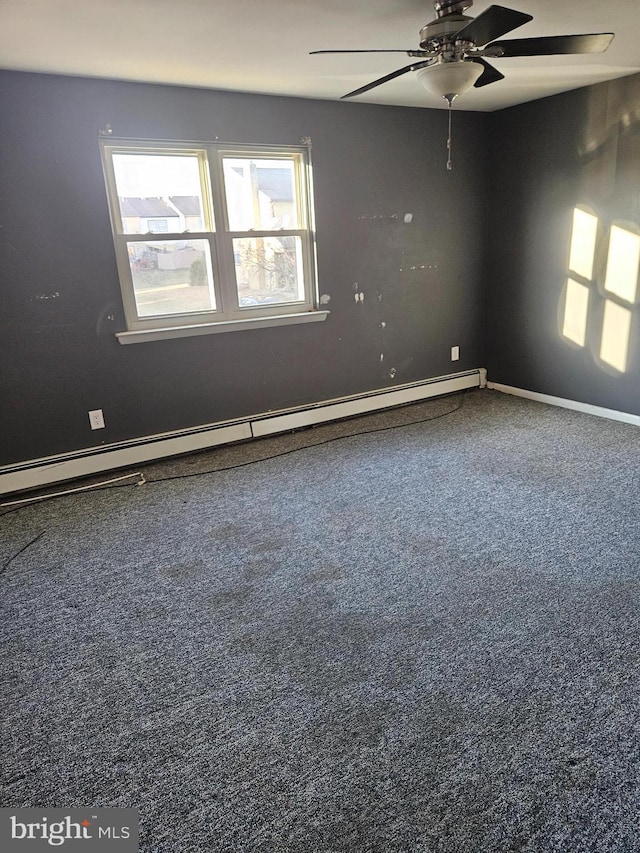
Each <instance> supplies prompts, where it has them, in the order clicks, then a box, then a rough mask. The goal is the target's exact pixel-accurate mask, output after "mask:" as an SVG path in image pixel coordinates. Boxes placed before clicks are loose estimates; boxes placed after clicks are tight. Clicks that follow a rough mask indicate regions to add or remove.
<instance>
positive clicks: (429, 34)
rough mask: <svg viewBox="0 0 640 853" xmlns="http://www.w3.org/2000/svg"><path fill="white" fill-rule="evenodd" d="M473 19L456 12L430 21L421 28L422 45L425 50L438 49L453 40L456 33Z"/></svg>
mask: <svg viewBox="0 0 640 853" xmlns="http://www.w3.org/2000/svg"><path fill="white" fill-rule="evenodd" d="M472 20H473V18H470V17H469V16H468V15H461V14H458V13H456V14H451V15H445V16H443V17H440V18H436V19H435V20H434V21H430V22H429V23H428V24H425V25H424V27H423V28H422V29H421V30H420V47H421V48H422V49H423V50H435V51H437V50H438V49H439V48H441V47H442V46H443V45H444V44H446V43H447V42H451V41H452V40H453V37H454V36H455V34H456V33H457V32H459V31H460V30H461V29H462V28H463V27H464V26H466V25H467V24H468V23H470V22H471V21H472Z"/></svg>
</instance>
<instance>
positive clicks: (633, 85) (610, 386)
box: [485, 75, 640, 414]
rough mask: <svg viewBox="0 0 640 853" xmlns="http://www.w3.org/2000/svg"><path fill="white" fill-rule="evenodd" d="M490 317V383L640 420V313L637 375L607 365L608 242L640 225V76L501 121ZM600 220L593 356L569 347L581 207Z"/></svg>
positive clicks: (495, 124) (493, 176) (632, 350)
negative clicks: (573, 252) (567, 308)
mask: <svg viewBox="0 0 640 853" xmlns="http://www.w3.org/2000/svg"><path fill="white" fill-rule="evenodd" d="M490 134H491V152H492V153H491V162H490V169H489V175H490V178H489V200H490V204H489V211H490V214H491V219H490V224H491V228H490V232H489V251H488V279H487V281H488V299H487V316H486V323H485V328H486V336H487V337H486V339H487V358H488V361H487V367H488V372H489V379H490V380H492V381H494V382H497V383H503V384H507V385H513V386H516V387H519V388H526V389H529V390H532V391H537V392H542V393H545V394H551V395H555V396H559V397H565V398H568V399H571V400H578V401H581V402H586V403H591V404H595V405H598V406H604V407H606V408H612V409H617V410H620V411H625V412H630V413H632V414H640V311H639V310H638V306H637V303H636V305H634V306H631V311H632V322H631V337H630V343H629V353H628V366H627V370H626V372H625V373H621V372H619V371H617V370H615V369H613V368H612V367H609V366H608V365H606V364H605V363H603V362H602V361H601V360H600V358H599V353H600V342H601V333H602V319H603V310H604V303H605V299H606V293H605V291H604V288H603V284H604V273H605V269H606V256H607V235H608V234H609V229H610V226H611V224H612V223H613V222H615V221H622V222H624V223H628V224H629V226H630V227H631V228H634V227H635V228H638V226H639V225H640V76H639V75H634V76H632V77H626V78H623V79H621V80H617V81H613V82H611V83H606V84H599V85H597V86H591V87H587V88H583V89H579V90H577V91H574V92H569V93H566V94H563V95H558V96H555V97H553V98H546V99H544V100H540V101H535V102H533V103H530V104H526V105H523V106H519V107H514V108H512V109H509V110H504V111H502V112H500V113H495V114H493V115H492V116H491V125H490ZM577 205H586V206H587V207H589V208H591V209H592V210H593V212H594V213H595V214H596V215H597V216H598V218H599V221H600V234H599V241H598V242H599V247H598V261H597V265H596V280H595V282H594V283H593V285H592V286H591V288H590V290H591V293H590V299H589V314H588V322H587V336H586V343H585V346H584V347H580V346H577V345H576V344H574V343H572V342H570V341H567V340H566V339H565V338H563V336H562V334H561V331H562V321H563V315H564V295H565V285H566V279H567V273H568V258H569V248H570V240H571V225H572V215H573V209H574V208H575V207H576V206H577Z"/></svg>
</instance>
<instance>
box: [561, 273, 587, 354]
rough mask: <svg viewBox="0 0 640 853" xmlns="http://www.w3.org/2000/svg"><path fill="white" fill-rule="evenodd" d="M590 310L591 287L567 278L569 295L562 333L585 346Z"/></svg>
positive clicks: (565, 305) (565, 306)
mask: <svg viewBox="0 0 640 853" xmlns="http://www.w3.org/2000/svg"><path fill="white" fill-rule="evenodd" d="M588 311H589V288H588V287H586V285H584V284H580V283H579V282H577V281H574V280H573V279H572V278H569V279H567V295H566V298H565V301H564V322H563V324H562V334H563V335H564V337H565V338H568V339H569V340H570V341H573V342H574V343H575V344H578V345H579V346H581V347H583V346H584V342H585V337H586V334H587V314H588Z"/></svg>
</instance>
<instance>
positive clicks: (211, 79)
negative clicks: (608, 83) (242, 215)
mask: <svg viewBox="0 0 640 853" xmlns="http://www.w3.org/2000/svg"><path fill="white" fill-rule="evenodd" d="M489 5H491V3H490V2H489V0H475V2H474V4H473V6H472V8H471V9H469V10H468V11H467V12H466V14H467V15H471V16H472V17H476V16H477V15H479V14H480V13H481V12H482V11H484V10H485V9H486V8H487V7H488V6H489ZM500 5H503V6H508V7H509V8H511V9H517V10H518V11H521V12H528V13H529V14H531V15H533V16H534V19H533V21H531V22H529V23H528V24H525V25H524V26H523V27H520V28H519V29H518V30H515V31H513V32H512V33H509V34H508V35H506V36H505V37H504V38H506V39H508V38H526V37H529V36H546V35H564V34H569V33H591V32H614V33H615V39H614V41H613V44H612V45H611V47H610V48H609V49H608V50H607V52H606V53H603V54H600V55H595V56H559V57H548V58H542V57H535V58H517V59H515V58H514V59H500V60H492V61H493V62H494V64H495V66H496V67H499V69H500V70H501V71H502V73H503V74H505V75H506V79H505V80H501V81H500V82H498V83H494V84H492V85H490V86H486V87H483V88H482V89H474V90H472V91H470V92H468V93H466V94H465V95H464V96H461V97H460V98H459V99H458V100H457V101H456V105H455V106H456V109H467V110H496V109H502V108H503V107H508V106H512V105H514V104H519V103H524V102H525V101H530V100H534V99H536V98H541V97H545V96H547V95H552V94H556V93H558V92H563V91H567V90H569V89H575V88H578V87H580V86H586V85H589V84H591V83H596V82H600V81H603V80H610V79H613V78H615V77H622V76H625V75H627V74H632V73H635V72H636V71H640V39H639V38H638V36H639V34H640V0H501V2H500ZM434 17H435V14H434V9H433V3H432V1H431V0H0V68H7V69H17V70H23V71H42V72H52V73H60V74H73V75H83V76H92V77H111V78H116V79H124V80H139V81H148V82H154V83H174V84H180V85H187V86H202V87H207V88H214V89H230V90H237V91H244V92H261V93H268V94H277V95H293V96H297V97H308V98H328V99H332V100H333V99H338V98H340V96H341V95H344V94H345V93H346V92H350V91H352V90H353V89H356V88H358V87H359V86H362V85H364V84H365V83H368V82H370V81H372V80H374V79H376V78H377V77H381V76H383V75H385V74H388V73H390V72H391V71H393V70H395V69H396V68H400V67H403V66H405V65H408V64H409V63H410V62H411V60H410V59H409V58H408V57H406V56H403V55H402V54H356V55H353V56H344V55H334V56H332V55H329V56H309V51H311V50H321V49H337V48H351V49H353V48H401V49H405V48H408V49H416V48H418V31H419V29H420V28H421V27H422V26H424V24H426V23H428V22H429V21H431V20H432V19H433V18H434ZM354 100H358V101H363V102H369V103H377V104H397V105H403V106H414V107H442V108H444V107H445V106H446V104H445V102H444V101H442V100H441V99H439V98H437V97H435V96H432V95H429V94H427V92H426V91H425V90H424V89H423V88H422V87H421V86H420V84H419V82H418V81H417V80H416V78H415V76H414V74H413V73H409V74H406V75H404V76H402V77H400V78H397V79H396V80H394V81H392V82H390V83H387V84H385V85H383V86H380V87H378V88H376V89H373V90H372V91H370V92H367V93H366V94H365V95H361V96H359V97H358V98H356V99H354Z"/></svg>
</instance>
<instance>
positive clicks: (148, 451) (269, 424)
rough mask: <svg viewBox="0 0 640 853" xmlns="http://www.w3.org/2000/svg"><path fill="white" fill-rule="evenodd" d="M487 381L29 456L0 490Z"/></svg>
mask: <svg viewBox="0 0 640 853" xmlns="http://www.w3.org/2000/svg"><path fill="white" fill-rule="evenodd" d="M486 383H487V374H486V370H485V369H484V368H479V369H477V370H469V371H466V372H464V373H454V374H450V375H448V376H439V377H436V378H434V379H428V380H424V381H421V382H413V383H409V384H407V385H401V386H396V387H395V388H391V389H380V390H377V391H369V392H367V393H364V394H357V395H353V396H351V397H342V398H340V399H337V400H325V401H322V402H319V403H314V404H312V405H308V406H304V407H298V408H293V409H285V410H281V411H277V412H266V413H263V414H258V415H252V416H250V417H248V418H245V419H242V420H237V421H229V422H224V423H218V424H206V425H203V426H200V427H194V428H192V429H189V430H180V431H175V432H171V433H162V434H160V435H149V436H144V437H143V438H139V439H132V440H130V441H124V442H118V443H114V444H108V445H102V446H100V447H91V448H87V449H86V450H80V451H75V452H71V453H65V454H60V455H58V456H49V457H46V458H44V459H32V460H29V461H26V462H21V463H18V464H16V465H8V466H5V467H1V468H0V494H10V493H13V492H20V491H26V490H28V489H37V488H41V487H44V486H50V485H52V484H53V483H60V482H62V481H65V480H77V479H80V478H82V477H88V476H91V475H93V474H97V473H100V472H103V471H112V470H115V469H119V468H127V467H130V466H132V465H139V464H141V463H143V462H151V461H153V460H158V459H163V458H165V457H169V456H179V455H183V454H185V453H192V452H193V451H196V450H205V449H207V448H210V447H215V446H217V445H222V444H233V443H236V442H239V441H247V440H249V439H252V438H262V437H264V436H267V435H273V434H275V433H281V432H289V431H290V430H295V429H301V428H304V427H309V426H313V425H315V424H321V423H326V422H328V421H337V420H342V419H343V418H350V417H354V416H357V415H364V414H367V413H369V412H375V411H377V410H379V409H389V408H394V407H396V406H403V405H406V404H407V403H417V402H419V401H420V400H426V399H428V398H429V397H439V396H442V395H443V394H451V393H453V392H455V391H462V390H464V389H466V388H484V387H485V386H486Z"/></svg>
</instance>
